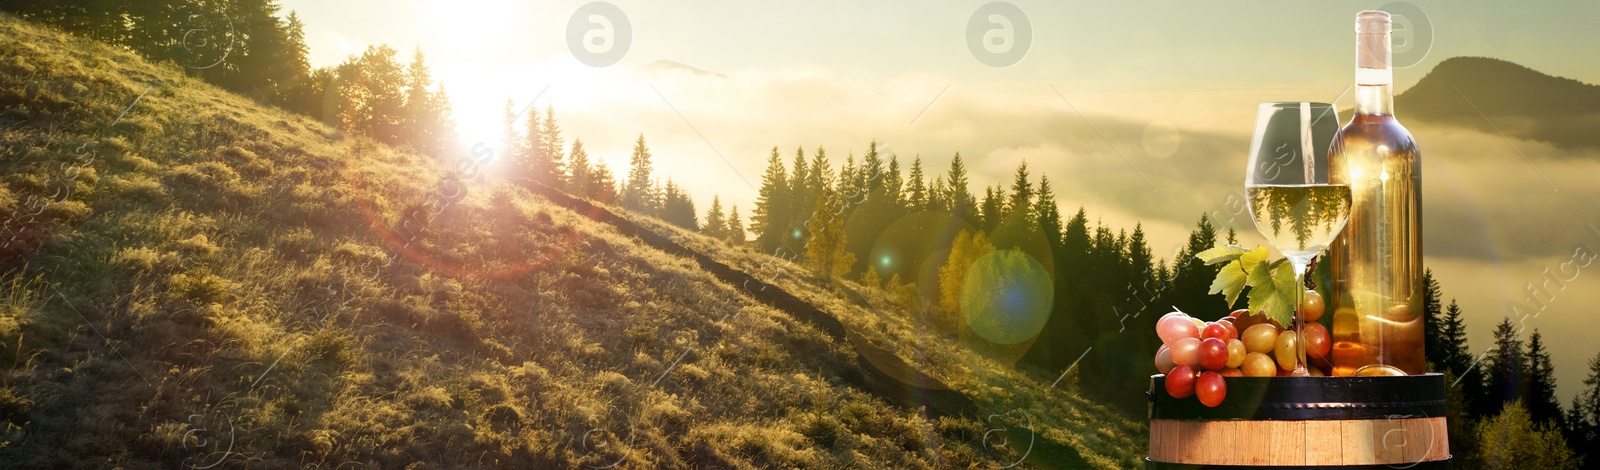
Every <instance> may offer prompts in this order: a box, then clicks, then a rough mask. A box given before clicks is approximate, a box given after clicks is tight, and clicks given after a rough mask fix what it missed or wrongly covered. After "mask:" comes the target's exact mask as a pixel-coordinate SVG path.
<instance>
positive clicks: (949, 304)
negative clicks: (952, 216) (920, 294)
mask: <svg viewBox="0 0 1600 470" xmlns="http://www.w3.org/2000/svg"><path fill="white" fill-rule="evenodd" d="M990 251H994V245H992V244H990V243H989V237H988V236H986V235H984V234H983V232H977V233H968V232H967V231H966V230H962V231H960V232H958V233H957V234H956V238H955V241H953V242H951V244H950V255H949V256H948V257H946V258H945V262H944V264H943V265H941V266H940V267H939V315H938V316H937V317H936V321H935V324H937V325H939V326H940V327H943V328H945V329H946V331H950V332H952V333H960V332H962V331H964V330H965V329H966V322H965V321H964V320H963V319H962V315H961V288H962V287H963V286H964V285H965V283H966V280H967V272H968V271H970V270H971V269H972V265H973V263H976V262H977V261H978V258H982V257H983V255H986V254H988V253H989V252H990Z"/></svg>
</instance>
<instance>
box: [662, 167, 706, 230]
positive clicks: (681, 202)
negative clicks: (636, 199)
mask: <svg viewBox="0 0 1600 470" xmlns="http://www.w3.org/2000/svg"><path fill="white" fill-rule="evenodd" d="M660 206H661V209H660V217H661V219H662V220H665V221H667V223H670V224H673V225H677V226H679V227H683V228H685V229H689V230H696V231H698V230H700V221H699V217H698V216H697V215H695V210H694V201H693V200H691V199H689V193H687V192H684V191H683V188H681V187H679V186H678V185H677V184H676V183H673V182H672V179H671V178H667V184H666V185H665V186H664V187H663V188H662V191H661V204H660Z"/></svg>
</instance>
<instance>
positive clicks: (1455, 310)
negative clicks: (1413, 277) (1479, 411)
mask: <svg viewBox="0 0 1600 470" xmlns="http://www.w3.org/2000/svg"><path fill="white" fill-rule="evenodd" d="M1441 323H1442V324H1441V325H1439V330H1440V336H1441V338H1442V339H1441V341H1442V342H1443V343H1444V344H1443V345H1442V346H1443V347H1442V348H1441V349H1440V351H1441V352H1440V353H1439V354H1440V355H1441V356H1442V357H1441V358H1440V359H1439V364H1441V365H1442V366H1443V369H1444V370H1448V371H1450V372H1451V373H1452V374H1453V375H1454V376H1455V377H1457V378H1456V379H1452V382H1455V383H1459V384H1460V388H1461V396H1462V399H1463V400H1464V401H1465V403H1467V405H1468V407H1469V411H1472V410H1474V409H1475V408H1474V407H1475V406H1477V405H1475V404H1479V403H1484V398H1483V394H1484V390H1483V369H1482V368H1481V367H1474V366H1475V364H1474V362H1475V360H1476V358H1475V357H1473V355H1472V349H1471V348H1469V347H1468V346H1467V325H1466V320H1465V319H1463V318H1462V316H1461V306H1460V305H1457V304H1456V301H1455V300H1451V301H1450V307H1449V308H1447V309H1445V315H1444V320H1442V322H1441ZM1472 416H1474V417H1477V416H1481V415H1476V414H1474V415H1472Z"/></svg>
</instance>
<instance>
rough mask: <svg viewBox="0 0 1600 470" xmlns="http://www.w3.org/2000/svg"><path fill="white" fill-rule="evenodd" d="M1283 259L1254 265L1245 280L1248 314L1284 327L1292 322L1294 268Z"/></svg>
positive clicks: (1295, 292)
mask: <svg viewBox="0 0 1600 470" xmlns="http://www.w3.org/2000/svg"><path fill="white" fill-rule="evenodd" d="M1285 261H1286V260H1281V259H1280V260H1278V261H1275V262H1272V263H1261V264H1257V265H1256V266H1255V268H1254V269H1252V270H1251V271H1250V276H1249V278H1248V279H1247V280H1246V282H1248V283H1249V284H1250V296H1249V299H1250V311H1252V312H1261V313H1262V314H1264V315H1266V316H1267V318H1270V319H1272V320H1273V321H1276V322H1278V324H1280V325H1284V326H1288V325H1290V324H1291V323H1293V320H1294V307H1295V305H1294V304H1295V299H1296V298H1297V297H1296V294H1298V292H1297V290H1296V289H1295V288H1296V287H1298V286H1297V283H1295V281H1294V267H1292V266H1290V265H1289V263H1286V262H1285Z"/></svg>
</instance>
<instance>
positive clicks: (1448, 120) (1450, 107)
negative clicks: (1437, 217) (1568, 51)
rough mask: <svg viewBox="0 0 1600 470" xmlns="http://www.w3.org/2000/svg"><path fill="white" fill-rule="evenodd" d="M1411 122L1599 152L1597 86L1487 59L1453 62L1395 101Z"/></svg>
mask: <svg viewBox="0 0 1600 470" xmlns="http://www.w3.org/2000/svg"><path fill="white" fill-rule="evenodd" d="M1395 108H1396V109H1397V110H1399V112H1400V113H1403V115H1402V117H1403V118H1404V119H1406V120H1408V121H1411V122H1425V123H1433V124H1445V125H1451V126H1460V127H1468V128H1474V129H1480V130H1483V131H1486V132H1496V130H1498V132H1501V133H1504V134H1506V135H1507V136H1512V137H1519V138H1525V139H1534V140H1543V141H1547V142H1551V143H1554V144H1556V145H1559V146H1564V147H1600V134H1595V133H1593V129H1595V128H1596V127H1597V124H1600V86H1597V85H1591V84H1587V83H1583V82H1580V81H1577V80H1573V79H1570V78H1563V77H1556V76H1551V75H1548V74H1545V73H1543V72H1539V71H1537V70H1533V69H1531V68H1528V67H1525V66H1522V65H1519V64H1516V63H1512V62H1508V61H1505V60H1501V59H1494V58H1488V57H1452V58H1449V59H1446V60H1444V61H1443V62H1440V63H1439V65H1437V66H1434V68H1433V70H1431V71H1429V72H1428V75H1426V76H1424V77H1422V80H1419V81H1418V82H1417V84H1416V85H1415V86H1412V87H1411V88H1410V89H1407V90H1406V91H1405V93H1401V94H1400V95H1398V96H1396V97H1395Z"/></svg>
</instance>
